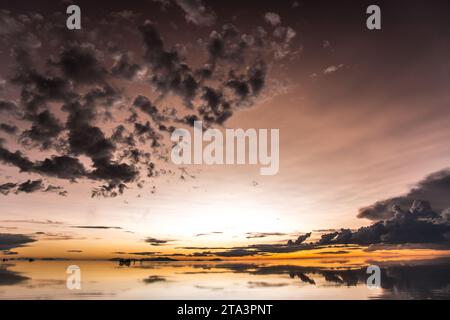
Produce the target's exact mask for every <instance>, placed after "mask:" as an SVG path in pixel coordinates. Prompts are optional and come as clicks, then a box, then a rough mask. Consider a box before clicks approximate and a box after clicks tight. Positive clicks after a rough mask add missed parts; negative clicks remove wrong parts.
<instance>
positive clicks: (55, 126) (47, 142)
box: [20, 110, 63, 149]
mask: <svg viewBox="0 0 450 320" xmlns="http://www.w3.org/2000/svg"><path fill="white" fill-rule="evenodd" d="M29 119H30V121H31V122H32V126H31V128H30V129H28V130H25V131H24V132H22V134H21V136H20V141H21V142H22V143H23V144H24V145H27V146H29V145H32V144H33V143H35V146H38V147H40V148H42V149H48V148H50V147H51V146H52V145H53V142H54V139H55V138H56V137H57V136H58V135H59V134H60V133H61V132H62V130H63V126H62V124H61V123H60V122H59V120H58V119H57V118H56V117H55V116H54V115H53V114H51V113H50V112H49V111H48V110H45V111H42V112H41V113H39V114H37V115H33V116H29Z"/></svg>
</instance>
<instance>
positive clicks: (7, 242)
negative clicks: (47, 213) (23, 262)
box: [0, 233, 36, 251]
mask: <svg viewBox="0 0 450 320" xmlns="http://www.w3.org/2000/svg"><path fill="white" fill-rule="evenodd" d="M35 241H36V240H35V239H33V238H31V237H29V236H27V235H24V234H9V233H0V250H3V251H4V250H11V249H14V248H19V247H23V246H24V245H26V244H28V243H32V242H35Z"/></svg>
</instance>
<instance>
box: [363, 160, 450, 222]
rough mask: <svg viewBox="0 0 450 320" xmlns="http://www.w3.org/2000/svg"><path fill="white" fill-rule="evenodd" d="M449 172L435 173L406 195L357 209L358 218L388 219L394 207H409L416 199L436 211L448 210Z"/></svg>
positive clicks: (449, 203) (449, 205)
mask: <svg viewBox="0 0 450 320" xmlns="http://www.w3.org/2000/svg"><path fill="white" fill-rule="evenodd" d="M449 195H450V170H449V169H445V170H441V171H438V172H435V173H433V174H431V175H429V176H427V177H426V178H425V179H423V180H422V181H420V182H419V183H417V184H416V185H415V186H413V188H411V189H410V190H409V191H408V193H406V194H405V195H403V196H398V197H394V198H390V199H386V200H382V201H378V202H376V203H374V204H372V205H370V206H368V207H365V208H361V209H359V213H358V218H365V219H370V220H374V221H377V220H382V219H388V218H391V217H393V216H394V215H395V210H394V209H395V208H394V206H396V205H397V206H402V207H404V206H410V205H411V204H412V203H413V202H414V200H416V199H424V200H428V201H429V202H431V203H432V204H433V206H434V207H435V208H436V210H437V211H438V212H439V211H444V210H445V209H447V208H450V197H449Z"/></svg>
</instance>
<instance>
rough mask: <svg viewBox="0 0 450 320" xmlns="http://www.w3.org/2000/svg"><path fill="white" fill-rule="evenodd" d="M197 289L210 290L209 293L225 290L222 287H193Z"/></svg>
mask: <svg viewBox="0 0 450 320" xmlns="http://www.w3.org/2000/svg"><path fill="white" fill-rule="evenodd" d="M194 287H195V288H197V289H203V290H211V291H219V290H223V289H225V288H223V287H210V286H199V285H197V286H194Z"/></svg>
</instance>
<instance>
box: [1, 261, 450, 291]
mask: <svg viewBox="0 0 450 320" xmlns="http://www.w3.org/2000/svg"><path fill="white" fill-rule="evenodd" d="M372 263H374V264H375V263H376V262H372ZM376 264H378V265H379V266H380V267H381V270H382V276H381V288H378V289H369V288H368V287H367V286H366V279H367V274H366V265H363V264H361V263H360V262H357V263H353V262H352V261H348V260H340V261H339V260H320V261H317V260H314V261H310V260H295V261H278V262H145V263H139V262H137V263H136V264H134V265H131V266H129V267H126V266H119V265H118V264H117V263H115V262H106V261H100V262H98V261H34V262H31V263H30V262H25V261H11V262H6V263H3V264H2V265H1V266H0V299H449V298H450V260H449V259H436V260H427V261H410V262H389V263H381V262H378V263H376ZM69 265H78V266H79V267H80V268H81V280H82V281H81V290H72V291H71V290H68V289H67V287H66V279H67V274H66V268H67V267H68V266H69Z"/></svg>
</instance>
